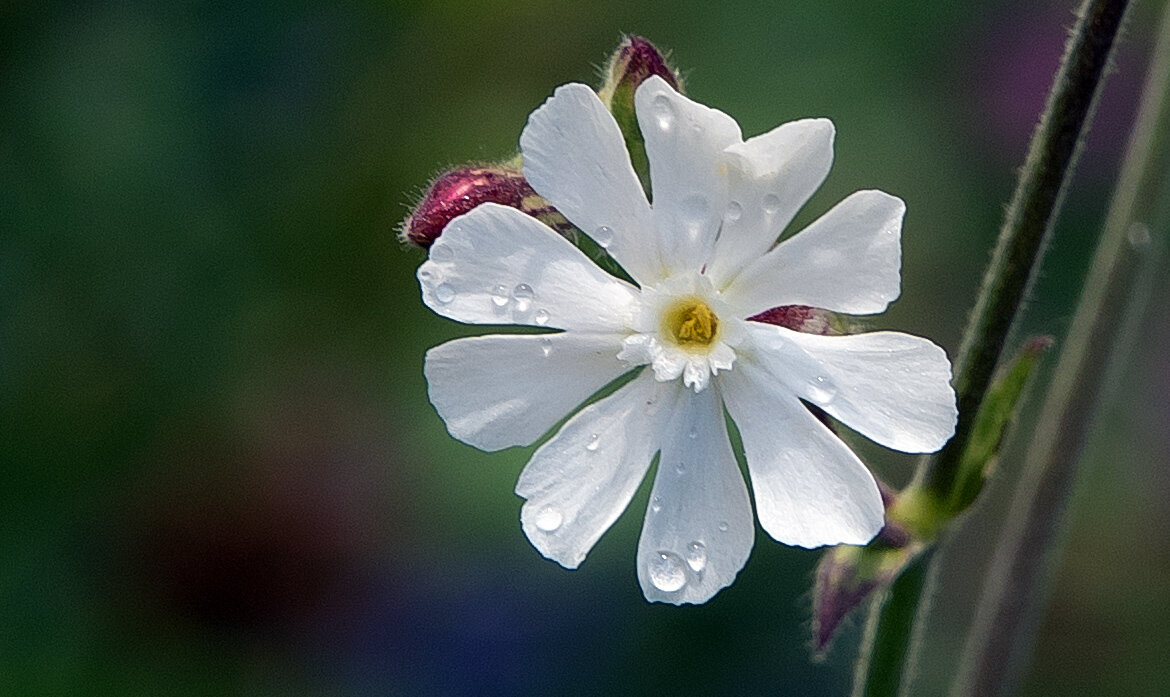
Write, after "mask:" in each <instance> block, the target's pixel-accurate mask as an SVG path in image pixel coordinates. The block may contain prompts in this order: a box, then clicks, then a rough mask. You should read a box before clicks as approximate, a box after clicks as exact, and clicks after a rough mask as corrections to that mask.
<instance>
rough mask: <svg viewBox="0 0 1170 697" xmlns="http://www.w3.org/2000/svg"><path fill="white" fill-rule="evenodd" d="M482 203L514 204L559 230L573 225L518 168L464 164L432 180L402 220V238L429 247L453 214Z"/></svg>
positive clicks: (425, 247) (460, 213) (453, 216)
mask: <svg viewBox="0 0 1170 697" xmlns="http://www.w3.org/2000/svg"><path fill="white" fill-rule="evenodd" d="M481 203H498V204H501V205H504V206H511V207H512V208H515V209H517V210H520V211H523V212H525V213H527V214H528V215H531V216H532V217H534V218H536V219H537V220H540V221H541V222H543V223H545V224H546V225H549V226H550V227H552V228H553V229H555V230H557V231H558V232H564V231H565V230H567V229H568V228H570V227H571V225H570V224H569V222H568V221H567V220H565V218H564V217H563V216H562V215H561V214H560V213H558V212H557V210H556V209H555V208H553V207H552V205H550V204H549V202H548V201H546V200H544V199H543V198H541V197H540V196H539V195H537V193H536V192H535V191H533V190H532V187H531V186H530V185H529V184H528V180H526V179H525V178H524V174H523V173H522V172H521V171H520V170H519V169H516V168H513V167H506V166H503V165H485V166H468V165H465V166H463V167H457V168H455V169H452V170H449V171H447V172H444V173H443V174H441V175H439V177H438V178H437V179H435V180H434V181H433V182H431V185H430V187H428V188H427V191H426V193H425V194H423V197H422V200H421V201H419V202H418V205H417V206H415V208H414V210H413V211H412V212H411V214H410V215H409V216H407V217H406V220H404V221H402V226H401V239H402V241H403V242H407V243H409V244H413V245H415V246H416V247H422V248H423V249H429V248H430V246H431V244H433V243H434V241H435V239H436V238H438V236H439V235H441V234H442V233H443V228H444V227H446V226H447V223H449V222H451V219H452V218H455V217H457V216H460V215H463V214H464V213H467V212H468V211H470V210H471V209H472V208H475V207H476V206H478V205H479V204H481Z"/></svg>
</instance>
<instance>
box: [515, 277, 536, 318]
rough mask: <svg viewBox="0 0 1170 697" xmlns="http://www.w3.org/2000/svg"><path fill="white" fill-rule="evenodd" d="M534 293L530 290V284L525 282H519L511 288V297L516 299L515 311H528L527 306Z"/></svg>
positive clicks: (529, 304)
mask: <svg viewBox="0 0 1170 697" xmlns="http://www.w3.org/2000/svg"><path fill="white" fill-rule="evenodd" d="M535 295H536V293H535V292H533V290H532V286H530V285H528V284H527V283H521V284H520V285H518V286H516V287H515V288H513V289H512V299H513V300H515V301H516V311H517V312H528V308H529V307H531V306H532V298H533V297H534V296H535Z"/></svg>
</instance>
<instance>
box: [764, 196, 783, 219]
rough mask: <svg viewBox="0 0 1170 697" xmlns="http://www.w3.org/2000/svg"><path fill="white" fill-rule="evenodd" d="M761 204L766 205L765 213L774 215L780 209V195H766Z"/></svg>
mask: <svg viewBox="0 0 1170 697" xmlns="http://www.w3.org/2000/svg"><path fill="white" fill-rule="evenodd" d="M760 205H762V206H763V207H764V212H765V213H767V214H768V215H773V214H774V213H776V211H778V210H780V197H779V196H777V195H776V194H768V195H766V196H764V200H763V201H762V202H761V204H760Z"/></svg>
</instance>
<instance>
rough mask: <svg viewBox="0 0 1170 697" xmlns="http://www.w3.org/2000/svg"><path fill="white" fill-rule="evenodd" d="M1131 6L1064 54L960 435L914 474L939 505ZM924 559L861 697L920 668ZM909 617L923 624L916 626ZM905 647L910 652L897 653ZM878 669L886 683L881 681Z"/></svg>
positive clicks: (969, 355)
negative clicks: (914, 644) (916, 652)
mask: <svg viewBox="0 0 1170 697" xmlns="http://www.w3.org/2000/svg"><path fill="white" fill-rule="evenodd" d="M1129 4H1130V3H1129V2H1128V0H1085V2H1084V3H1083V5H1082V6H1081V8H1080V11H1079V15H1078V20H1077V23H1076V26H1075V27H1074V28H1073V31H1072V35H1071V36H1070V38H1069V41H1068V44H1067V45H1066V47H1065V53H1064V56H1063V58H1062V60H1061V65H1060V68H1059V70H1058V71H1057V73H1056V77H1055V79H1054V82H1053V86H1052V89H1051V91H1050V92H1049V95H1048V101H1047V103H1046V105H1045V109H1044V114H1043V116H1042V117H1041V119H1040V123H1039V125H1038V126H1037V128H1036V131H1035V132H1034V133H1033V135H1032V142H1031V145H1030V146H1029V149H1028V156H1027V159H1026V161H1025V163H1024V167H1023V169H1022V170H1021V172H1020V179H1019V181H1018V183H1017V185H1016V191H1015V193H1014V195H1013V197H1012V202H1011V205H1010V207H1009V209H1008V212H1007V216H1006V217H1005V219H1004V223H1003V227H1002V228H1001V230H1000V235H999V241H998V243H997V244H996V249H995V253H994V255H993V256H992V260H991V263H990V264H989V266H988V268H987V272H986V273H985V274H984V279H983V285H982V287H981V289H980V292H979V298H978V301H977V303H976V306H975V310H974V312H973V313H972V316H971V320H970V322H969V323H968V325H967V329H966V332H965V334H964V337H965V338H964V341H963V346H962V349H961V350H960V354H959V359H958V361H957V368H956V375H957V379H956V385H955V387H956V393H957V398H958V407H959V422H958V425H957V427H956V430H955V436H954V438H952V439H951V441H950V442H949V443H948V444H947V446H946V447H945V448H944V449H943V450H942V451H940V452H939V453H938V454H936V455H935V456H933V457H928V458H924V459H923V460H922V461H921V462H920V465H919V470H918V472H917V474H916V476H915V485H917V486H920V487H922V488H923V489H924V490H925V491H926V492H928V493H929V494H931V495H934V496H936V497H938V498H939V499H940V500H945V499H946V497H948V496H949V494H950V491H951V489H952V488H953V487H954V484H955V480H956V478H957V476H958V472H959V466H960V464H961V462H962V458H963V453H964V451H965V450H966V448H967V445H968V444H969V442H970V440H971V436H972V426H973V424H974V420H975V416H976V414H977V413H978V411H979V407H980V404H981V403H982V402H983V399H984V397H985V396H986V394H987V391H988V388H989V386H990V384H991V380H992V377H993V375H994V374H995V371H996V367H997V365H998V364H999V363H1000V359H1001V354H1003V353H1005V352H1004V344H1005V342H1006V339H1007V336H1008V333H1009V331H1010V329H1011V327H1012V325H1013V323H1014V321H1015V318H1016V316H1017V314H1018V313H1019V311H1020V308H1021V307H1022V305H1023V301H1024V298H1025V297H1026V295H1027V291H1028V289H1029V287H1030V286H1031V284H1032V283H1033V279H1034V278H1035V276H1036V273H1037V270H1038V268H1039V265H1040V264H1039V262H1040V260H1041V258H1042V257H1043V252H1044V249H1045V246H1046V243H1047V240H1048V238H1049V236H1050V233H1051V229H1052V223H1053V221H1054V220H1055V218H1056V212H1057V210H1058V208H1059V205H1060V203H1061V200H1062V198H1063V193H1064V191H1065V189H1066V187H1067V184H1068V181H1069V180H1070V179H1071V175H1072V171H1073V167H1074V165H1075V163H1076V159H1077V156H1078V154H1079V152H1080V150H1081V147H1080V146H1081V142H1082V139H1083V136H1084V134H1085V132H1087V130H1088V125H1089V122H1090V120H1091V117H1092V114H1093V110H1094V107H1095V105H1096V103H1097V100H1098V97H1099V94H1100V91H1101V86H1102V84H1103V78H1104V76H1105V74H1106V67H1107V66H1108V65H1109V61H1110V58H1111V56H1112V52H1113V46H1114V41H1115V39H1116V38H1117V34H1118V32H1119V30H1120V27H1121V25H1122V20H1123V18H1124V15H1125V12H1126V9H1127V7H1128V6H1129ZM1007 353H1009V356H1010V352H1007ZM923 562H924V563H923V564H922V568H921V569H920V570H919V571H915V572H914V573H916V574H922V577H921V579H920V580H918V581H915V582H914V583H907V584H904V585H903V586H902V588H903V591H904V593H903V597H902V598H901V599H899V601H898V605H899V608H895V610H897V611H896V612H893V613H891V614H890V615H889V616H887V615H886V612H885V606H884V603H883V602H882V601H881V599H879V601H878V602H876V603H874V606H873V609H872V610H871V617H870V620H869V625H870V626H869V628H868V629H867V632H866V641H865V642H864V643H863V644H862V647H861V658H860V659H859V663H858V671H857V674H856V676H855V689H854V695H855V697H896V696H897V695H898V694H900V693H901V692H902V691H903V689H904V687H905V685H906V684H908V682H909V680H908V678H909V674H910V672H911V671H910V670H908V669H907V666H911V667H912V666H913V663H914V657H913V655H912V652H911V651H909V650H908V649H907V648H905V647H909V646H910V641H911V637H912V635H913V634H915V633H916V632H920V631H921V626H920V625H921V623H922V621H923V618H924V617H925V616H926V613H927V606H928V604H929V597H930V592H929V588H930V587H931V586H933V583H932V582H931V571H932V569H931V568H930V567H931V564H930V560H929V559H924V560H923ZM910 580H912V581H913V580H914V579H910ZM897 584H898V581H895V586H897ZM894 597H897V596H894ZM911 615H912V616H913V617H915V618H916V619H914V620H908V618H909V617H910V616H911ZM898 646H900V647H904V648H903V649H902V650H900V651H898V650H892V647H898ZM878 651H880V652H881V655H880V656H879V655H878V653H877V652H878ZM879 659H880V662H881V663H882V665H880V666H879V665H878V663H879ZM890 661H892V663H887V662H890ZM877 671H880V673H881V675H882V676H885V677H881V676H874V674H875V672H877ZM871 676H874V679H871ZM879 677H880V678H881V679H878V678H879Z"/></svg>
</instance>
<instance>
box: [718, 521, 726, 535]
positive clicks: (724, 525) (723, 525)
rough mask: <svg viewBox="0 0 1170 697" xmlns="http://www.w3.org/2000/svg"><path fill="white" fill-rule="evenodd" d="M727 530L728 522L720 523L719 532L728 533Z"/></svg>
mask: <svg viewBox="0 0 1170 697" xmlns="http://www.w3.org/2000/svg"><path fill="white" fill-rule="evenodd" d="M727 528H728V525H727V521H726V520H724V521H722V522H720V523H719V532H727Z"/></svg>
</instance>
